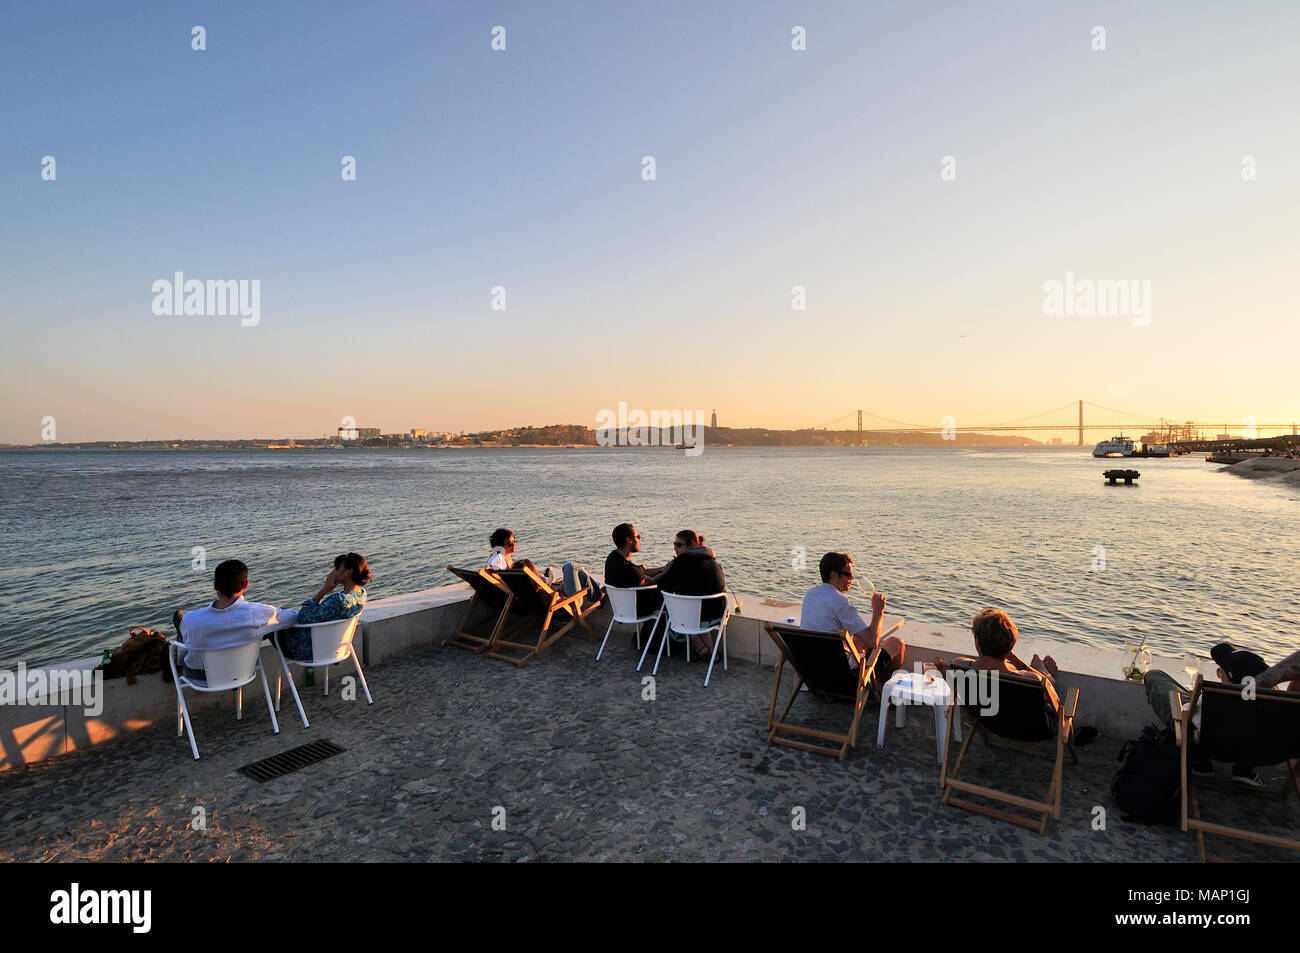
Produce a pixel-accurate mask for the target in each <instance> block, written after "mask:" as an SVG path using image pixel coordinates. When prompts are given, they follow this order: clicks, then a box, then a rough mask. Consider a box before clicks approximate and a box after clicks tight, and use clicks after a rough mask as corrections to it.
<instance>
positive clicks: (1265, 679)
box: [1255, 652, 1300, 688]
mask: <svg viewBox="0 0 1300 953" xmlns="http://www.w3.org/2000/svg"><path fill="white" fill-rule="evenodd" d="M1296 678H1300V652H1295V653H1293V654H1291V655H1288V656H1287V657H1286V658H1284V659H1282V661H1280V662H1278V663H1277V664H1276V665H1274V666H1273V667H1272V668H1270V669H1268V670H1267V671H1265V672H1263V673H1262V674H1260V675H1258V676H1256V678H1255V686H1256V687H1257V688H1273V687H1275V686H1276V685H1277V684H1278V683H1279V682H1285V681H1287V680H1289V679H1296Z"/></svg>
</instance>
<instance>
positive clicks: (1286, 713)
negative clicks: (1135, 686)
mask: <svg viewBox="0 0 1300 953" xmlns="http://www.w3.org/2000/svg"><path fill="white" fill-rule="evenodd" d="M1170 702H1171V704H1172V705H1173V708H1172V709H1171V710H1172V711H1174V712H1175V713H1177V712H1178V711H1179V709H1180V707H1181V704H1182V701H1181V699H1179V698H1178V693H1177V692H1171V693H1170ZM1198 703H1199V704H1200V706H1201V732H1200V737H1199V739H1198V741H1197V745H1196V754H1197V757H1203V758H1209V759H1211V760H1212V761H1228V762H1239V763H1243V764H1251V765H1254V766H1257V767H1258V766H1268V765H1274V764H1286V766H1287V774H1288V775H1289V776H1288V778H1287V779H1286V780H1285V781H1284V782H1283V783H1282V785H1281V786H1280V787H1277V788H1273V789H1267V788H1266V789H1264V790H1262V791H1261V790H1259V789H1251V790H1250V791H1249V792H1248V793H1251V794H1261V793H1262V794H1272V795H1274V796H1278V797H1281V798H1282V799H1283V800H1285V798H1286V796H1287V794H1289V793H1290V791H1291V789H1292V788H1293V787H1294V788H1295V790H1296V793H1297V794H1298V795H1300V766H1298V765H1297V759H1300V694H1296V693H1294V692H1280V691H1276V690H1270V689H1256V690H1255V692H1254V697H1253V698H1250V697H1243V688H1242V686H1241V685H1224V684H1221V683H1219V682H1205V681H1202V680H1201V678H1200V677H1199V676H1198V677H1197V679H1196V683H1195V684H1194V685H1193V686H1192V702H1191V704H1190V705H1189V706H1188V709H1187V711H1185V712H1182V718H1181V720H1179V721H1176V722H1175V724H1174V735H1175V737H1176V740H1177V742H1178V746H1179V748H1181V749H1182V782H1183V804H1182V827H1183V830H1189V829H1190V830H1194V831H1196V850H1197V853H1198V855H1199V856H1200V859H1201V862H1202V863H1204V862H1205V861H1207V860H1210V861H1221V860H1222V859H1223V858H1221V857H1215V856H1213V855H1207V854H1206V852H1205V835H1206V834H1207V833H1208V834H1219V835H1221V836H1223V837H1233V838H1236V839H1238V840H1247V841H1251V842H1253V843H1256V844H1267V845H1269V846H1270V847H1282V848H1286V849H1287V850H1300V840H1296V839H1295V838H1288V837H1278V836H1275V835H1272V834H1261V833H1257V832H1256V831H1251V830H1247V829H1245V828H1241V827H1228V826H1226V825H1224V824H1212V823H1210V822H1209V821H1204V820H1201V806H1200V801H1199V800H1198V798H1197V796H1196V786H1197V785H1199V784H1202V783H1206V782H1209V783H1211V784H1219V785H1224V786H1227V787H1230V788H1235V789H1238V790H1240V789H1242V788H1243V787H1244V786H1243V785H1241V784H1238V783H1236V782H1233V781H1228V780H1226V779H1225V780H1219V779H1215V778H1210V777H1199V778H1198V777H1197V776H1196V775H1195V774H1193V773H1189V772H1188V770H1187V764H1188V751H1189V750H1190V748H1191V745H1190V744H1187V739H1188V738H1189V737H1191V734H1190V732H1191V730H1192V726H1191V718H1192V712H1194V711H1196V706H1197V704H1198ZM1189 805H1190V815H1189V810H1188V808H1189Z"/></svg>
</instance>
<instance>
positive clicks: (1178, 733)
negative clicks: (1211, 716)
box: [1169, 690, 1188, 748]
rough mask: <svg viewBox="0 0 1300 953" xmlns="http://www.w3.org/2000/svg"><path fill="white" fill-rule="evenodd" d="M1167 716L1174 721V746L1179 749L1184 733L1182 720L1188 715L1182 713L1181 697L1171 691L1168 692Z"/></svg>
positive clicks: (1184, 727) (1184, 728)
mask: <svg viewBox="0 0 1300 953" xmlns="http://www.w3.org/2000/svg"><path fill="white" fill-rule="evenodd" d="M1169 714H1170V715H1171V716H1172V717H1173V719H1174V744H1175V745H1177V746H1178V747H1180V748H1181V747H1182V746H1183V733H1184V731H1186V726H1185V725H1184V724H1183V718H1184V717H1185V716H1186V715H1187V714H1188V713H1187V712H1185V711H1183V696H1182V695H1180V694H1178V692H1176V691H1173V690H1170V692H1169Z"/></svg>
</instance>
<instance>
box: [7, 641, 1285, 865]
mask: <svg viewBox="0 0 1300 953" xmlns="http://www.w3.org/2000/svg"><path fill="white" fill-rule="evenodd" d="M594 656H595V646H594V645H593V644H592V643H591V642H589V641H586V640H582V639H571V638H565V639H563V640H561V642H560V643H558V644H557V645H555V646H554V647H553V648H552V649H550V650H548V652H547V653H546V654H544V655H543V656H542V657H541V658H540V659H538V660H536V661H534V662H533V663H531V664H530V665H528V666H526V667H525V668H522V669H517V668H515V667H514V666H511V665H508V664H505V663H502V662H498V661H494V660H492V659H487V658H482V657H479V656H476V655H473V654H471V653H469V652H465V651H461V650H459V649H442V650H431V651H427V652H424V653H422V654H419V655H411V656H406V657H403V658H400V659H395V660H392V661H390V662H388V663H386V664H384V665H382V666H377V667H375V668H374V669H373V671H371V672H368V673H367V675H368V676H369V678H370V685H371V690H372V692H373V694H374V698H375V704H374V705H373V706H369V707H368V706H366V704H365V701H364V698H363V699H362V700H361V701H344V700H343V699H342V698H340V697H339V695H338V693H337V690H336V691H334V692H332V693H331V695H330V696H329V697H328V698H324V697H322V696H321V695H320V694H319V692H318V690H316V689H309V690H307V691H306V692H305V693H304V704H305V705H307V706H308V709H307V710H308V716H309V717H310V718H311V719H312V726H311V728H309V729H303V728H302V726H301V724H300V723H299V722H298V720H297V717H296V713H294V712H293V711H292V705H291V703H287V704H286V705H285V707H284V709H283V711H282V713H281V726H282V728H281V733H280V734H279V735H278V736H277V735H272V734H271V733H270V721H269V719H268V718H267V716H266V714H265V708H264V706H263V707H261V708H260V709H259V706H261V705H263V703H262V700H261V698H260V697H259V694H260V692H257V691H253V692H251V693H246V697H245V713H244V720H243V721H242V722H237V721H235V719H234V713H233V707H234V706H233V701H232V703H231V709H232V710H231V711H229V712H221V711H207V712H203V713H200V714H198V715H197V716H196V718H195V722H196V725H195V727H196V731H197V734H198V740H199V745H200V752H201V753H202V755H203V758H202V760H200V761H197V762H196V761H194V760H193V759H192V758H191V757H190V752H189V746H188V744H187V743H186V741H185V739H183V738H178V737H177V736H176V734H175V730H174V728H172V729H170V730H169V729H168V728H167V727H166V726H161V727H154V728H150V729H146V730H144V731H140V732H136V733H133V734H132V735H131V736H130V737H129V738H126V739H123V740H122V741H120V742H115V743H113V744H110V745H105V746H101V747H99V748H96V749H94V750H90V751H87V752H84V753H81V754H77V755H72V756H69V757H66V758H61V759H56V760H54V761H48V762H43V763H41V764H37V765H34V766H30V767H27V768H20V769H15V770H11V771H8V772H4V773H0V858H4V859H7V860H19V861H29V860H78V861H80V860H105V861H142V860H193V861H246V860H272V861H275V860H280V861H290V860H291V861H318V860H397V861H409V860H416V861H427V860H434V861H444V860H468V861H533V862H536V861H557V860H572V861H607V860H656V861H657V860H675V861H720V860H728V861H754V860H763V861H793V860H799V861H812V860H845V861H883V860H889V861H900V860H901V861H936V860H996V861H1026V860H1050V861H1061V860H1067V861H1085V862H1109V861H1135V860H1136V861H1194V860H1195V859H1196V844H1195V839H1194V837H1193V836H1192V835H1190V834H1184V833H1182V832H1181V831H1179V830H1178V829H1177V828H1172V827H1145V826H1142V825H1136V824H1131V823H1125V822H1124V821H1122V820H1121V819H1120V817H1119V815H1118V812H1117V811H1116V810H1114V807H1113V804H1112V803H1111V800H1110V793H1109V790H1110V781H1111V778H1112V776H1113V775H1114V772H1115V768H1116V766H1117V765H1116V762H1115V754H1116V751H1117V750H1118V748H1119V743H1120V740H1121V739H1115V738H1105V739H1102V740H1100V741H1098V742H1096V743H1094V744H1093V745H1091V746H1089V747H1087V748H1083V749H1080V752H1079V757H1080V762H1079V764H1077V765H1074V764H1071V763H1069V762H1068V760H1067V763H1066V766H1065V793H1064V802H1063V809H1062V817H1061V820H1060V821H1053V822H1051V824H1050V825H1049V827H1048V832H1047V835H1046V836H1044V837H1039V836H1038V835H1037V834H1034V833H1032V832H1030V831H1026V830H1024V829H1022V828H1019V827H1015V826H1013V825H1011V824H1007V823H1005V822H1001V821H995V820H992V819H990V818H986V817H982V816H977V815H974V814H971V813H969V812H966V811H961V810H957V809H955V808H945V807H943V806H942V805H941V804H940V794H941V792H940V789H939V785H938V778H939V773H938V765H937V763H936V757H935V742H934V721H933V718H932V717H930V711H929V710H928V709H920V708H917V709H909V716H908V718H907V723H906V725H905V726H904V727H903V728H902V729H898V728H896V727H895V725H894V724H893V723H892V719H891V724H890V725H889V727H888V729H887V733H886V739H885V747H884V749H883V750H878V749H877V748H876V747H875V734H876V726H877V715H876V713H875V712H867V713H866V714H865V715H864V717H863V721H862V725H861V729H860V732H861V733H860V737H859V744H858V747H857V748H856V749H855V750H853V751H851V752H850V755H849V758H848V760H847V761H846V762H843V763H841V762H840V761H838V760H836V759H835V758H829V757H825V756H822V755H815V754H810V753H806V752H802V751H797V750H794V749H790V748H784V747H777V746H773V747H766V746H765V744H764V742H765V740H766V732H765V731H764V727H763V726H764V724H765V721H766V717H767V706H768V702H769V700H770V697H771V681H772V673H771V671H770V670H769V669H761V668H759V667H757V666H755V665H752V664H748V663H733V664H732V666H731V670H730V671H728V672H723V671H722V670H721V663H720V662H719V666H718V669H717V670H715V672H714V676H713V680H712V682H711V684H710V685H709V687H708V688H704V686H703V684H702V683H703V680H704V666H703V665H697V664H690V665H687V664H686V663H684V662H683V661H682V660H681V659H680V658H678V657H674V658H673V659H671V660H665V661H664V663H663V665H662V666H661V668H660V670H659V676H658V678H657V679H656V681H655V685H654V688H655V700H653V701H647V700H644V699H643V692H644V691H645V689H644V688H643V684H642V680H641V679H642V676H641V675H639V674H638V673H636V672H635V671H634V666H635V661H636V657H635V654H634V652H633V649H632V646H631V644H630V641H629V636H627V635H619V634H617V633H616V634H615V636H613V637H612V638H611V640H610V645H609V647H608V648H607V650H606V654H605V657H604V658H603V659H602V660H601V661H600V662H599V663H597V662H596V661H595V660H594ZM648 669H649V665H648V664H647V671H648ZM339 671H340V672H341V671H342V670H341V669H340V670H339ZM335 681H336V686H337V681H338V676H336V679H335ZM789 687H791V686H790V685H789V682H788V680H787V686H786V690H787V691H788V689H789ZM783 697H784V692H783ZM848 711H849V709H848V706H847V705H846V704H843V703H839V704H834V703H828V702H824V701H821V700H819V699H816V698H814V697H812V696H808V695H805V696H803V697H801V698H800V699H799V700H798V701H797V702H796V704H795V712H796V713H802V715H803V717H804V718H805V719H811V720H812V721H813V722H814V723H816V722H818V721H820V722H821V723H823V724H826V725H828V726H831V727H835V723H836V721H837V720H838V721H840V722H846V721H847V718H848V714H847V713H848ZM319 738H328V739H330V740H332V741H335V742H337V743H338V744H340V745H342V746H343V747H344V748H346V749H347V750H346V752H345V753H343V754H341V755H337V756H335V757H333V758H330V759H329V760H327V761H324V762H322V763H320V764H316V765H312V766H310V767H308V768H305V769H303V770H300V771H298V772H296V773H293V774H290V775H288V776H286V777H283V778H280V779H277V780H274V781H271V782H268V783H266V784H257V783H256V782H254V781H251V780H249V779H247V778H245V777H244V776H243V775H240V774H238V773H236V768H238V767H239V766H241V765H244V764H247V763H249V762H251V761H255V760H257V759H259V758H263V757H267V756H269V755H272V754H275V753H277V752H280V751H284V750H286V749H288V748H291V747H295V746H297V745H300V744H304V743H306V742H308V741H311V740H315V739H319ZM972 752H973V753H972V755H971V756H970V758H969V759H968V761H969V764H970V769H971V771H970V775H969V776H970V777H971V778H972V779H973V780H979V779H981V778H983V779H984V780H993V779H995V778H1001V777H1006V778H1008V779H1009V780H1010V783H1011V784H1012V785H1014V786H1013V787H1011V788H1010V789H1011V790H1014V791H1019V792H1021V793H1024V794H1026V795H1031V796H1041V795H1042V794H1043V793H1044V792H1045V791H1046V789H1047V783H1048V780H1049V771H1050V761H1049V760H1048V759H1046V758H1043V759H1032V758H1025V757H1023V756H1019V757H1015V758H1013V757H1011V755H1010V754H1008V753H1007V752H1006V751H1005V750H1004V749H998V748H990V747H987V746H985V745H983V743H982V742H977V743H976V745H974V746H973V747H972ZM1016 754H1019V753H1016ZM1220 770H1221V771H1226V768H1221V769H1220ZM1273 774H1274V777H1277V776H1279V775H1278V774H1277V771H1276V769H1274V772H1273ZM966 776H967V772H966V771H965V769H963V777H966ZM1243 802H1245V806H1244V807H1242V806H1241V805H1242V803H1243ZM1095 805H1098V806H1101V807H1103V808H1105V809H1106V811H1107V817H1106V825H1105V829H1104V830H1094V829H1093V817H1094V812H1093V808H1094V806H1095ZM196 808H203V811H204V821H205V823H206V829H205V830H194V829H193V827H194V826H195V825H194V824H192V821H193V820H194V818H195V817H196V812H195V809H196ZM502 809H503V811H504V813H503V811H502ZM799 809H802V812H800V810H799ZM1203 809H1205V810H1206V813H1207V816H1215V815H1216V814H1217V816H1218V817H1221V818H1224V819H1226V820H1231V819H1232V818H1234V817H1240V816H1241V812H1242V811H1250V812H1251V813H1252V815H1258V814H1260V813H1261V812H1262V813H1263V814H1264V815H1265V816H1268V817H1272V818H1276V822H1275V823H1274V831H1275V832H1278V833H1286V832H1288V831H1292V832H1293V831H1294V830H1295V829H1296V819H1297V817H1296V815H1297V810H1298V809H1297V805H1296V799H1295V798H1291V799H1289V800H1288V801H1286V802H1279V801H1278V800H1277V799H1267V798H1264V797H1261V796H1259V795H1257V794H1254V793H1252V792H1237V791H1229V792H1226V793H1224V794H1218V793H1216V792H1214V791H1211V792H1210V794H1209V795H1207V796H1206V798H1205V803H1203ZM801 814H802V817H803V818H804V819H805V824H806V826H805V829H796V827H797V826H798V825H797V823H796V822H797V820H798V819H799V817H800V815H801ZM494 818H497V819H500V820H504V826H505V829H504V830H498V829H494V825H493V821H494ZM498 826H499V824H498ZM1211 844H1212V848H1213V849H1217V850H1219V852H1220V853H1222V854H1223V855H1224V856H1235V857H1240V858H1245V859H1259V860H1292V859H1296V855H1295V854H1294V853H1292V852H1289V851H1281V850H1274V849H1269V848H1264V847H1259V846H1257V845H1250V844H1244V843H1240V842H1232V841H1226V840H1224V839H1222V838H1216V839H1214V840H1213V841H1212V842H1211Z"/></svg>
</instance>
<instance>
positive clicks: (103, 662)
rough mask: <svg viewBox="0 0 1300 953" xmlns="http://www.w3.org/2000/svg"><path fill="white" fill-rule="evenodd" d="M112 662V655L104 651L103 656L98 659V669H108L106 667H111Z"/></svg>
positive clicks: (106, 650)
mask: <svg viewBox="0 0 1300 953" xmlns="http://www.w3.org/2000/svg"><path fill="white" fill-rule="evenodd" d="M112 662H113V653H112V652H110V651H109V650H108V649H104V654H103V655H101V656H100V657H99V667H100V668H108V666H109V665H111V664H112Z"/></svg>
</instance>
